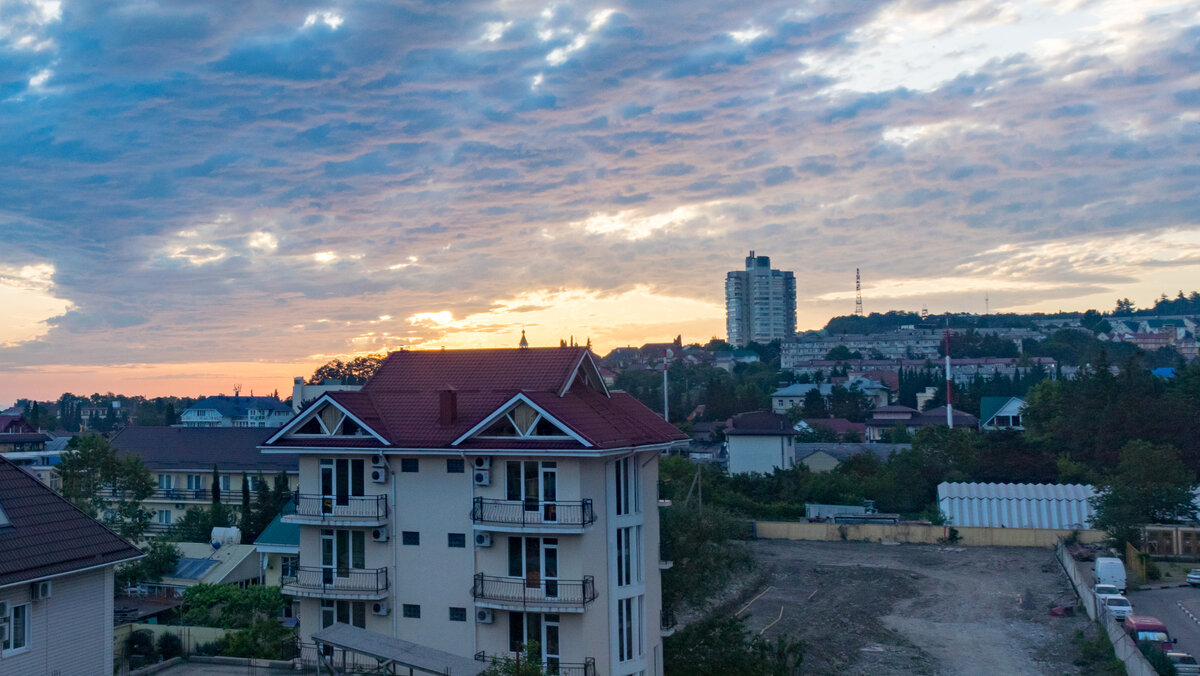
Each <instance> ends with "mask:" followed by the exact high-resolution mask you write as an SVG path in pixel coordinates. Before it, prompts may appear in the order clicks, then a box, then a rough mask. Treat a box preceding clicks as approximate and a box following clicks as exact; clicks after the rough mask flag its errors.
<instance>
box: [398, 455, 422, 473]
mask: <svg viewBox="0 0 1200 676" xmlns="http://www.w3.org/2000/svg"><path fill="white" fill-rule="evenodd" d="M400 471H401V472H419V471H421V464H420V459H419V458H400Z"/></svg>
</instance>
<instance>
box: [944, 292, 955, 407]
mask: <svg viewBox="0 0 1200 676" xmlns="http://www.w3.org/2000/svg"><path fill="white" fill-rule="evenodd" d="M953 390H954V382H953V380H952V379H951V378H950V314H949V313H947V314H946V426H947V427H949V428H950V429H954V405H953V404H952V403H950V398H951V392H952V391H953Z"/></svg>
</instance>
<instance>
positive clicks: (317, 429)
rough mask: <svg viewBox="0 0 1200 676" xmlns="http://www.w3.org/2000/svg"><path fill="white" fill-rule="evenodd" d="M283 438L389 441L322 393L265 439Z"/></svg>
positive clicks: (269, 441)
mask: <svg viewBox="0 0 1200 676" xmlns="http://www.w3.org/2000/svg"><path fill="white" fill-rule="evenodd" d="M284 438H292V439H305V438H325V439H339V438H352V439H354V438H356V439H363V438H367V439H370V438H374V439H376V440H378V441H379V442H380V443H383V444H387V443H388V442H387V440H386V439H384V438H383V437H382V436H381V435H380V434H379V433H377V432H375V430H373V429H371V428H370V427H369V426H368V425H366V424H365V423H363V421H362V420H360V419H359V418H358V417H357V416H355V415H354V413H353V412H351V411H350V410H349V409H347V408H346V407H345V406H342V405H341V404H339V403H338V402H336V401H334V400H333V399H332V398H331V397H330V396H329V395H325V396H322V397H321V398H320V399H318V400H317V401H316V402H314V403H313V404H311V405H310V406H309V408H308V410H306V411H304V412H303V413H301V414H300V415H299V416H297V417H296V418H295V419H294V420H292V421H291V422H290V423H288V424H287V425H285V426H284V427H283V429H281V430H279V432H277V433H276V434H275V435H274V436H272V437H271V438H270V439H268V440H267V442H266V443H272V442H274V441H276V440H277V439H284Z"/></svg>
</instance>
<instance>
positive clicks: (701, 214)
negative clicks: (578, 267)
mask: <svg viewBox="0 0 1200 676" xmlns="http://www.w3.org/2000/svg"><path fill="white" fill-rule="evenodd" d="M722 204H723V202H706V203H703V204H685V205H683V206H680V207H675V208H674V209H672V210H670V211H665V212H662V213H657V214H642V213H639V212H638V211H636V210H633V209H627V210H624V211H618V212H616V213H612V214H594V215H592V216H589V217H588V218H586V219H584V220H582V221H575V222H573V223H571V224H570V225H571V226H572V227H576V228H582V229H584V230H585V231H587V232H588V233H590V234H593V235H618V236H621V237H624V238H625V239H629V240H639V239H645V238H646V237H649V236H651V235H653V234H654V233H656V232H658V231H659V230H664V229H671V228H677V227H681V226H689V227H692V228H693V229H697V228H700V227H702V226H705V225H707V224H708V223H709V222H711V221H713V220H718V219H719V218H720V216H718V215H715V213H714V212H715V211H716V209H717V207H720V206H721V205H722ZM695 231H696V232H697V233H698V232H699V230H695Z"/></svg>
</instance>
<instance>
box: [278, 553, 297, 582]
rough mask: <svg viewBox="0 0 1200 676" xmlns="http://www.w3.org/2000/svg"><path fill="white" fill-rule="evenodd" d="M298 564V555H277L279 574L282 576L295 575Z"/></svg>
mask: <svg viewBox="0 0 1200 676" xmlns="http://www.w3.org/2000/svg"><path fill="white" fill-rule="evenodd" d="M299 566H300V557H299V556H281V557H279V574H280V575H282V576H283V577H296V570H297V568H298V567H299Z"/></svg>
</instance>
